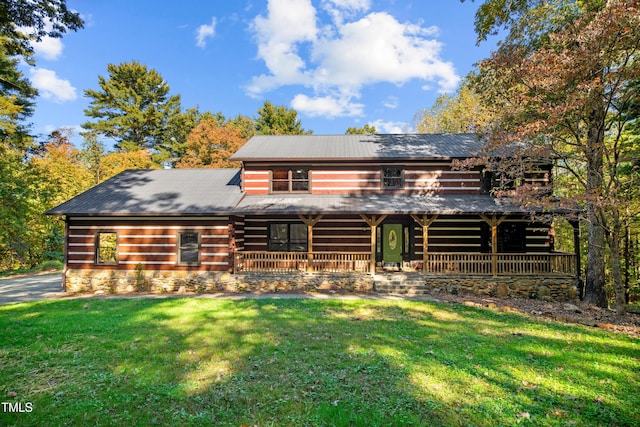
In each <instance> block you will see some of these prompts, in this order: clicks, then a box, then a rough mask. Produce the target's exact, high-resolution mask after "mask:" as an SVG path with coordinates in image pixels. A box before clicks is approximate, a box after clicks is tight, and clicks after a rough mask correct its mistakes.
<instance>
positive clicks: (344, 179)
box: [242, 161, 482, 194]
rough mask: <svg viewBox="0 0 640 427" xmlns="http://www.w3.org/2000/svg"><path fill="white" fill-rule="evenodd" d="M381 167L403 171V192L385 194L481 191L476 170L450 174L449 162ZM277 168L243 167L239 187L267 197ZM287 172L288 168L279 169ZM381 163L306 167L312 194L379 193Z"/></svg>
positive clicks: (467, 192) (472, 192) (479, 177)
mask: <svg viewBox="0 0 640 427" xmlns="http://www.w3.org/2000/svg"><path fill="white" fill-rule="evenodd" d="M384 166H389V167H399V168H402V169H403V170H404V176H403V181H404V186H403V188H402V189H400V190H399V189H393V190H387V191H393V192H403V193H420V194H425V193H428V194H444V193H453V194H475V193H479V192H480V191H481V182H482V180H481V173H480V171H478V170H471V171H459V170H452V168H451V163H450V162H449V161H442V162H420V163H411V164H409V165H407V164H404V163H403V164H400V163H398V164H395V163H389V164H385V165H384ZM277 167H278V166H272V165H269V166H262V165H253V164H251V165H245V168H244V170H243V177H242V186H243V190H244V191H245V192H246V194H269V193H270V176H271V172H270V169H274V168H277ZM282 167H283V168H288V167H289V166H282ZM382 167H383V165H381V164H380V163H351V164H346V163H335V164H332V163H324V164H320V165H315V166H313V165H312V166H309V169H310V174H309V179H310V188H311V193H312V194H345V193H363V192H364V193H366V192H371V193H379V192H381V191H385V190H384V189H383V188H382Z"/></svg>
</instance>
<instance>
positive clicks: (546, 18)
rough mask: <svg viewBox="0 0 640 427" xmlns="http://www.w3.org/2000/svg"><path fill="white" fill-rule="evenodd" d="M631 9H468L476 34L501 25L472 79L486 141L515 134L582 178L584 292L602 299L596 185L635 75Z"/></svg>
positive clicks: (561, 2) (562, 3)
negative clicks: (485, 122) (487, 112)
mask: <svg viewBox="0 0 640 427" xmlns="http://www.w3.org/2000/svg"><path fill="white" fill-rule="evenodd" d="M639 17H640V14H639V12H638V4H637V1H634V0H608V1H601V0H591V1H582V2H574V1H568V0H556V1H545V0H532V1H523V0H520V1H513V2H504V1H502V0H488V1H486V2H485V3H484V4H483V5H482V6H481V7H480V9H479V10H478V12H477V14H476V32H477V33H478V39H479V40H480V41H481V40H484V39H485V38H486V37H487V36H488V35H490V34H495V33H496V32H497V31H498V30H500V29H503V28H506V29H507V30H508V34H507V36H506V38H505V40H503V41H502V42H501V43H500V46H499V49H498V51H496V52H494V53H493V54H492V56H491V57H490V58H488V59H487V60H484V61H481V62H480V64H479V75H478V78H477V79H476V82H475V84H476V90H477V91H478V92H480V93H483V96H484V99H485V100H486V102H487V105H490V106H493V107H494V108H495V112H496V114H497V119H496V121H495V122H494V126H490V127H489V129H488V135H489V140H490V141H491V144H490V145H489V147H488V148H489V149H498V148H499V147H500V146H502V147H504V145H505V144H511V143H513V142H518V143H519V144H520V145H519V147H520V149H521V151H520V153H519V154H521V155H523V156H524V155H528V156H546V157H547V158H549V159H551V158H555V159H557V160H558V165H559V166H560V167H562V168H564V169H565V170H567V171H568V172H569V173H571V174H572V175H573V176H574V177H575V180H576V182H578V183H580V184H581V185H582V188H583V192H582V195H583V196H582V197H581V198H580V200H574V201H578V202H580V203H582V204H583V205H584V206H585V216H586V221H587V231H588V262H587V275H586V286H585V294H584V299H585V301H587V302H590V303H593V304H596V305H599V306H607V298H606V293H605V275H604V265H605V232H606V230H607V221H606V219H607V215H609V214H610V213H611V210H607V209H606V208H605V206H606V205H607V203H609V202H613V201H614V200H615V199H612V198H611V197H610V195H608V194H607V195H605V185H606V182H605V175H606V172H607V170H605V163H604V159H605V156H610V157H611V158H612V159H614V158H615V156H616V154H615V151H613V152H612V151H608V150H609V147H610V145H609V147H608V146H607V144H616V142H615V141H611V140H609V142H607V138H606V135H607V132H608V131H609V130H610V129H611V124H612V123H615V122H616V121H617V120H618V119H616V118H615V117H616V116H619V114H620V111H619V110H617V109H616V102H617V100H619V99H621V97H623V98H624V97H627V96H629V94H628V92H629V87H630V86H629V84H630V82H633V81H637V79H638V71H639V70H638V61H637V57H638V53H639V52H638V48H639V46H638V43H639V41H640V34H639V33H638V32H639V31H640V22H639ZM614 164H615V162H613V163H611V164H610V165H609V166H611V167H613V165H614ZM612 176H613V175H611V174H610V175H609V178H610V179H611V177H612ZM533 196H534V197H536V196H535V194H533ZM538 196H539V194H538ZM529 200H531V198H529ZM565 201H569V200H565ZM610 243H612V242H610ZM610 249H611V250H612V251H613V250H616V249H615V248H610Z"/></svg>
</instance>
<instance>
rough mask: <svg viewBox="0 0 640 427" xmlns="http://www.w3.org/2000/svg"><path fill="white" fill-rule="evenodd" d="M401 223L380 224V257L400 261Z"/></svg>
mask: <svg viewBox="0 0 640 427" xmlns="http://www.w3.org/2000/svg"><path fill="white" fill-rule="evenodd" d="M402 248H403V243H402V224H382V259H383V260H384V262H385V264H386V263H388V262H397V263H401V262H402Z"/></svg>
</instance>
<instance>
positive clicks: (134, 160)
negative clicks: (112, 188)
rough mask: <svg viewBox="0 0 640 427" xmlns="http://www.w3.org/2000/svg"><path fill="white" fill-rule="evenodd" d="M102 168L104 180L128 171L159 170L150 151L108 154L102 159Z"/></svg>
mask: <svg viewBox="0 0 640 427" xmlns="http://www.w3.org/2000/svg"><path fill="white" fill-rule="evenodd" d="M101 163H102V167H103V168H104V171H105V175H104V179H108V178H111V177H112V176H114V175H117V174H119V173H120V172H124V171H126V170H127V169H157V168H159V166H158V164H156V163H155V162H154V161H153V158H152V154H151V152H149V150H146V149H145V150H136V151H114V152H111V153H108V154H107V155H105V156H104V157H103V158H102V161H101Z"/></svg>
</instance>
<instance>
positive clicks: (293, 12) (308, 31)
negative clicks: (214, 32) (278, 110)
mask: <svg viewBox="0 0 640 427" xmlns="http://www.w3.org/2000/svg"><path fill="white" fill-rule="evenodd" d="M252 29H253V31H254V32H255V34H256V41H257V43H258V57H259V58H260V59H262V60H263V61H264V62H265V65H266V66H267V68H268V69H269V71H270V73H271V74H268V75H265V74H263V75H260V76H257V77H254V78H253V79H252V83H251V84H250V85H249V86H248V87H247V92H248V93H249V94H251V95H255V96H260V94H261V93H263V92H265V91H269V90H271V89H274V88H276V87H279V86H284V85H290V84H305V83H308V82H309V79H308V76H306V75H305V70H304V69H305V65H306V64H305V61H304V60H303V59H302V57H301V56H300V55H299V54H298V47H299V44H300V43H304V42H313V41H314V40H315V38H316V31H317V30H316V11H315V9H314V8H313V6H312V5H311V1H310V0H270V1H269V5H268V14H267V17H264V16H261V15H259V16H257V17H256V18H255V19H254V21H253V25H252Z"/></svg>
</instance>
